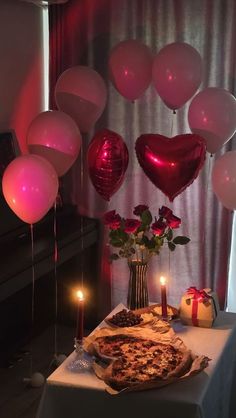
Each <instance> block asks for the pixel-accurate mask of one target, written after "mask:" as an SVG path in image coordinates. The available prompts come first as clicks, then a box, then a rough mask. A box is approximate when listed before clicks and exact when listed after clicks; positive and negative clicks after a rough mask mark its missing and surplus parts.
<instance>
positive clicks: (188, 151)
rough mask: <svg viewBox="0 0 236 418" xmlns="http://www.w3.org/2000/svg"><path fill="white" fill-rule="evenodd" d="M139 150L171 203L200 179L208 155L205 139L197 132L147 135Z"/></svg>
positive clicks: (149, 173) (146, 170)
mask: <svg viewBox="0 0 236 418" xmlns="http://www.w3.org/2000/svg"><path fill="white" fill-rule="evenodd" d="M135 149H136V155H137V158H138V161H139V164H140V165H141V167H142V169H143V171H144V173H145V174H146V175H147V176H148V178H149V179H150V180H151V181H152V182H153V183H154V184H155V186H157V187H158V189H160V190H161V191H162V192H163V193H164V194H165V195H167V196H168V197H169V200H170V201H171V202H172V201H173V200H174V198H175V197H176V196H177V195H178V194H180V193H181V192H183V190H185V189H186V187H187V186H189V185H190V184H191V183H192V182H193V181H194V180H195V178H197V176H198V174H199V171H200V169H201V167H202V166H203V163H204V160H205V156H206V145H205V141H204V139H203V138H201V137H200V136H198V135H195V134H185V135H177V136H175V137H174V138H167V137H166V136H163V135H158V134H145V135H141V136H140V137H139V138H138V139H137V141H136V146H135Z"/></svg>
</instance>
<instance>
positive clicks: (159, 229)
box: [151, 219, 166, 235]
mask: <svg viewBox="0 0 236 418" xmlns="http://www.w3.org/2000/svg"><path fill="white" fill-rule="evenodd" d="M151 228H152V232H153V234H154V235H163V234H164V232H165V229H166V223H165V222H163V221H162V220H161V219H158V221H156V222H154V223H153V224H152V226H151Z"/></svg>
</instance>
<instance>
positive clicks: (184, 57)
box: [152, 42, 202, 110]
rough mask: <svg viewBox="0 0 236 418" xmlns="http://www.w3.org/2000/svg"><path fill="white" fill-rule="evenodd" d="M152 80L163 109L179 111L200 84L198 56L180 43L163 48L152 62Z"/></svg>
mask: <svg viewBox="0 0 236 418" xmlns="http://www.w3.org/2000/svg"><path fill="white" fill-rule="evenodd" d="M152 79H153V83H154V86H155V88H156V91H157V92H158V94H159V95H160V97H161V98H162V100H163V102H164V103H165V104H166V106H168V107H169V108H170V109H173V110H176V109H179V108H180V107H182V106H183V105H184V104H185V103H186V102H187V101H188V100H189V99H191V97H192V96H193V95H194V93H195V92H196V91H197V89H198V87H199V86H200V84H201V80H202V59H201V56H200V54H199V53H198V51H197V50H196V49H194V48H193V47H192V46H191V45H189V44H186V43H184V42H174V43H172V44H169V45H166V46H165V47H164V48H162V49H161V50H160V51H159V52H158V54H157V55H156V56H155V58H154V61H153V67H152Z"/></svg>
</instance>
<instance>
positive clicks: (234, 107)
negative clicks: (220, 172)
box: [188, 87, 236, 154]
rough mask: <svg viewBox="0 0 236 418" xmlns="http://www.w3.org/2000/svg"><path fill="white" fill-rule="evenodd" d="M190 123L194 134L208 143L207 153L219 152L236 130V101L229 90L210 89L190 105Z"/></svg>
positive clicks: (195, 98)
mask: <svg viewBox="0 0 236 418" xmlns="http://www.w3.org/2000/svg"><path fill="white" fill-rule="evenodd" d="M188 122H189V126H190V129H191V131H192V132H193V133H195V134H198V135H201V136H202V137H203V138H204V139H205V141H206V148H207V151H208V152H210V153H211V154H213V153H215V152H216V151H218V150H219V149H220V148H221V147H222V146H223V144H225V143H226V142H227V141H229V140H230V138H231V137H232V136H233V135H234V133H235V130H236V100H235V97H234V96H233V95H232V94H231V93H230V92H229V91H227V90H224V89H220V88H217V87H208V88H207V89H205V90H203V91H201V92H200V93H198V94H197V95H196V96H195V97H194V99H193V100H192V102H191V103H190V106H189V110H188Z"/></svg>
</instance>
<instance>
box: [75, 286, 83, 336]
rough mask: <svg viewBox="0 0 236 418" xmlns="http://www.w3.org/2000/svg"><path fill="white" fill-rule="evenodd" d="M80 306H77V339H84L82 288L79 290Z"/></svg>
mask: <svg viewBox="0 0 236 418" xmlns="http://www.w3.org/2000/svg"><path fill="white" fill-rule="evenodd" d="M77 298H78V308H77V321H76V339H77V340H79V341H82V340H83V336H84V295H83V292H81V290H78V292H77Z"/></svg>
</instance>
